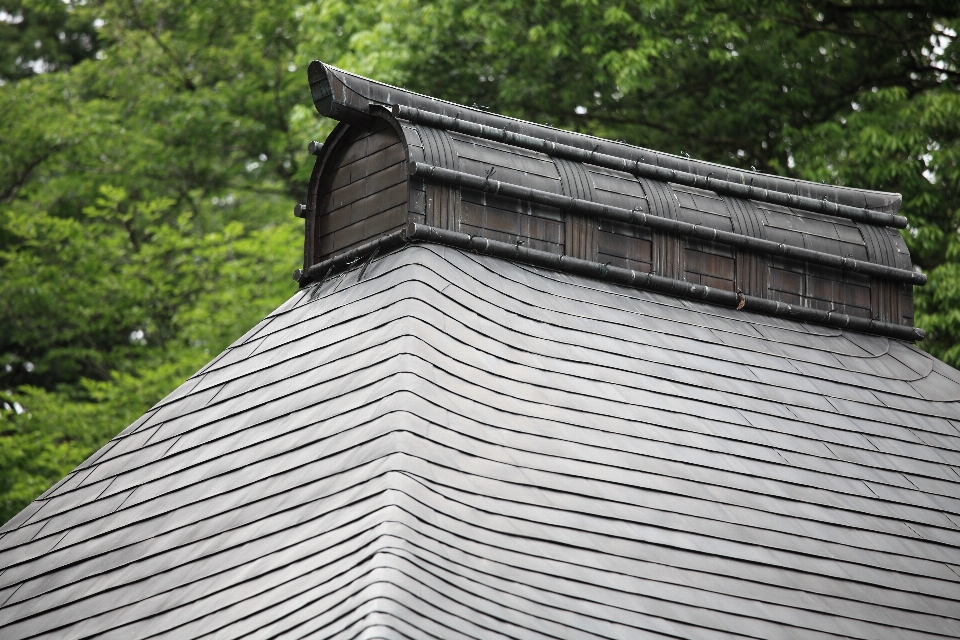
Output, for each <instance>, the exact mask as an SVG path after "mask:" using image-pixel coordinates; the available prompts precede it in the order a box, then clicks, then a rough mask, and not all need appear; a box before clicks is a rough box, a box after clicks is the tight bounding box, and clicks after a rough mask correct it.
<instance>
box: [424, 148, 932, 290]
mask: <svg viewBox="0 0 960 640" xmlns="http://www.w3.org/2000/svg"><path fill="white" fill-rule="evenodd" d="M410 173H411V175H416V176H420V177H423V178H429V179H431V180H437V181H440V182H447V183H450V184H455V185H458V186H463V187H467V188H470V189H476V190H478V191H487V192H490V193H500V194H503V195H505V196H508V197H512V198H518V199H521V200H529V201H531V202H537V203H540V204H545V205H548V206H552V207H556V208H558V209H561V210H571V211H577V212H579V213H583V214H586V215H590V216H592V217H595V218H600V219H608V220H615V221H617V222H625V223H629V224H635V225H638V226H641V227H649V228H651V229H656V230H658V231H664V232H667V233H670V234H672V235H678V236H685V237H690V238H697V239H699V240H706V241H708V242H717V243H720V244H726V245H729V246H731V247H737V248H738V249H747V250H749V251H756V252H758V253H764V254H768V255H773V256H782V257H785V258H791V259H794V260H799V261H802V262H809V263H811V264H817V265H822V266H826V267H831V268H834V269H840V270H841V271H852V272H855V273H863V274H865V275H870V276H874V277H878V278H884V279H888V280H892V281H894V282H906V283H909V284H913V285H918V286H921V285H924V284H926V282H927V276H926V275H925V274H923V273H919V272H917V271H912V270H906V269H898V268H895V267H888V266H886V265H882V264H875V263H871V262H864V261H862V260H854V259H852V258H847V257H844V256H842V255H838V254H836V253H823V252H821V251H812V250H810V249H804V248H802V247H796V246H790V245H787V244H784V243H779V242H772V241H770V240H764V239H762V238H753V237H750V236H745V235H740V234H737V233H731V232H729V231H720V230H718V229H714V228H711V227H706V226H700V225H697V224H691V223H688V222H682V221H680V220H671V219H669V218H664V217H660V216H648V215H646V213H645V212H643V211H642V210H640V209H636V210H633V211H630V210H628V209H621V208H619V207H612V206H609V205H604V204H599V203H596V202H591V201H588V200H582V199H578V198H573V197H570V196H566V195H561V194H554V193H549V192H546V191H540V190H537V189H533V188H531V187H527V186H521V185H516V184H510V183H508V182H501V181H499V180H493V179H491V178H481V177H479V176H475V175H471V174H468V173H464V172H461V171H452V170H450V169H444V168H442V167H435V166H432V165H428V164H424V163H421V162H413V163H411V164H410Z"/></svg>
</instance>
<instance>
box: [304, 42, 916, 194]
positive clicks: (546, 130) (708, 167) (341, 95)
mask: <svg viewBox="0 0 960 640" xmlns="http://www.w3.org/2000/svg"><path fill="white" fill-rule="evenodd" d="M308 76H309V80H310V85H311V91H312V93H313V98H314V104H315V106H316V108H317V110H318V111H319V112H320V113H321V114H323V115H325V116H328V117H331V118H334V119H337V120H341V121H344V122H355V123H360V124H365V125H369V124H372V122H373V120H375V116H372V115H371V108H372V107H374V106H383V107H387V108H391V107H393V106H394V105H401V106H407V107H412V108H416V109H421V110H423V111H428V112H433V113H437V114H440V115H444V116H447V117H451V118H458V119H460V120H461V121H467V122H474V123H478V124H482V125H484V126H490V127H493V128H496V129H505V130H510V131H512V132H515V133H518V134H524V135H530V136H532V137H534V138H539V139H543V140H546V141H549V142H555V143H558V144H566V145H569V146H572V147H575V148H578V149H581V150H587V151H600V152H602V153H608V154H610V155H613V156H615V157H618V158H625V159H627V160H629V161H631V162H632V161H633V160H635V159H636V158H637V156H638V155H643V156H644V157H646V158H648V159H653V160H652V164H654V165H656V166H658V167H661V168H664V169H666V170H671V171H672V170H676V171H681V172H686V173H691V174H694V175H697V176H700V177H705V176H710V175H713V176H716V177H717V178H719V179H724V180H727V181H730V182H733V183H740V184H747V183H749V182H750V181H751V180H752V181H753V182H754V186H755V187H756V188H757V189H767V190H769V191H776V192H780V193H785V194H793V195H798V196H804V197H809V198H813V199H814V200H822V199H823V198H826V200H827V201H830V202H835V203H838V204H844V205H849V206H852V207H855V208H861V207H865V208H866V209H867V210H869V211H879V212H881V213H896V212H897V211H898V210H899V208H900V204H901V202H902V200H903V198H902V197H901V196H900V194H897V193H889V192H883V191H873V190H868V189H858V188H853V187H844V186H837V185H824V184H820V183H816V182H810V181H807V180H796V179H793V178H785V177H782V176H775V175H769V174H763V173H755V172H750V171H744V170H741V169H736V168H734V167H729V166H725V165H721V164H716V163H713V162H707V161H705V160H696V159H693V158H684V157H681V156H677V155H673V154H668V153H662V152H659V151H654V150H651V149H644V148H642V147H637V146H633V145H629V144H626V143H623V142H617V141H613V140H606V139H603V138H597V137H594V136H590V135H586V134H582V133H574V132H572V131H566V130H563V129H557V128H555V127H551V126H548V125H541V124H536V123H533V122H528V121H524V120H518V119H516V118H510V117H507V116H502V115H499V114H496V113H492V112H490V111H485V110H483V109H482V108H476V107H466V106H463V105H459V104H456V103H453V102H448V101H445V100H440V99H437V98H433V97H431V96H426V95H422V94H418V93H415V92H413V91H407V90H406V89H401V88H398V87H394V86H390V85H388V84H385V83H382V82H377V81H375V80H371V79H369V78H364V77H363V76H358V75H355V74H352V73H349V72H347V71H343V70H342V69H337V68H336V67H333V66H331V65H327V64H324V63H323V62H321V61H319V60H315V61H314V62H312V63H311V64H310V65H309V68H308Z"/></svg>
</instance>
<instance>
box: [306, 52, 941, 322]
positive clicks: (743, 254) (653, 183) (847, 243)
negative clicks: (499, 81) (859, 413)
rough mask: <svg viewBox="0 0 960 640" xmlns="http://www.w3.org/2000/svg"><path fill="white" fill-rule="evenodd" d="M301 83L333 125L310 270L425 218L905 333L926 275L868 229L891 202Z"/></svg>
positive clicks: (316, 188)
mask: <svg viewBox="0 0 960 640" xmlns="http://www.w3.org/2000/svg"><path fill="white" fill-rule="evenodd" d="M309 75H310V78H311V83H312V86H313V89H314V93H315V96H314V97H315V98H316V105H317V108H318V109H319V110H320V112H321V113H323V114H324V115H329V116H331V117H333V118H336V119H339V120H341V123H340V124H339V125H338V126H337V127H336V128H335V129H334V131H333V132H332V133H331V135H330V138H329V139H328V141H327V143H326V144H325V146H324V147H323V148H322V149H321V150H320V155H319V156H318V159H317V163H316V167H315V169H314V172H313V175H312V177H311V181H310V185H309V189H308V197H307V206H306V208H305V209H303V210H302V212H301V213H303V214H304V217H305V227H306V229H305V230H306V234H305V243H304V262H303V264H304V269H309V268H310V267H311V266H313V265H315V264H317V263H321V262H324V261H326V260H327V259H329V258H332V257H335V256H337V255H339V254H340V253H343V252H344V251H348V250H352V249H355V248H356V247H358V246H360V245H363V244H365V243H367V242H370V241H372V240H374V239H376V237H377V236H378V235H383V234H389V233H392V232H394V231H397V230H399V229H401V228H403V226H404V224H410V223H412V224H426V225H429V226H431V227H436V228H439V229H445V230H449V231H453V232H458V233H465V234H467V235H470V236H482V237H484V238H487V239H489V240H491V241H494V242H506V243H514V244H520V245H523V246H525V247H527V248H529V249H534V250H537V251H543V252H547V253H552V254H563V255H566V256H570V257H573V258H579V259H583V260H587V261H589V262H599V263H603V264H609V265H611V266H614V267H619V268H622V269H626V270H631V271H636V272H644V273H647V272H649V273H652V274H654V275H656V276H660V277H665V278H671V279H675V280H678V281H682V282H686V283H689V284H693V285H698V286H702V287H709V288H710V289H716V290H721V291H726V292H728V293H740V292H742V293H743V294H745V295H747V296H755V297H757V298H763V299H767V300H769V301H770V302H772V303H775V304H774V306H770V308H771V309H773V308H784V309H792V308H806V309H810V310H812V313H813V314H814V315H813V316H812V317H814V318H815V319H816V318H821V319H822V318H823V317H826V316H827V315H837V316H841V317H844V318H846V317H851V318H858V319H860V321H861V323H860V324H862V325H863V326H868V323H869V321H871V320H872V321H875V322H879V323H883V324H884V325H886V324H892V325H902V326H906V327H912V326H913V316H914V311H913V290H912V287H913V286H914V285H919V284H922V283H924V282H925V280H926V277H925V275H924V274H922V273H921V272H919V271H918V270H915V269H914V268H913V266H912V265H911V262H910V256H909V252H908V251H907V249H906V246H905V244H904V242H903V238H901V237H900V235H899V232H898V231H897V230H896V229H893V228H891V227H878V226H876V224H877V223H879V224H882V223H887V222H889V223H891V224H902V223H903V218H902V217H901V216H896V215H894V214H895V211H896V209H897V207H898V206H899V204H898V203H899V196H897V195H896V194H884V193H879V192H872V191H865V190H861V189H852V188H836V187H832V186H826V185H815V184H812V183H806V182H802V181H794V180H787V179H783V178H779V177H775V176H758V175H757V174H751V173H744V172H740V171H737V170H735V169H731V168H729V167H721V166H719V165H712V164H709V163H702V162H697V161H693V160H690V159H689V158H687V159H682V158H676V157H673V156H669V155H668V154H660V153H656V152H648V151H647V150H642V149H637V148H632V147H629V146H627V145H622V144H620V143H615V142H611V141H609V140H599V139H596V138H591V137H589V136H583V135H580V134H575V133H572V132H563V131H558V130H555V129H551V128H549V127H541V126H539V125H534V124H532V123H527V122H522V121H517V120H511V119H509V118H504V117H502V116H498V115H496V114H491V113H487V112H482V111H477V110H470V109H464V110H462V111H461V110H460V108H459V107H458V106H457V105H451V104H449V103H444V102H443V101H440V100H436V99H433V98H429V97H426V96H418V95H416V94H411V93H410V92H406V91H403V90H401V89H396V88H395V87H389V86H387V85H384V84H382V83H378V82H375V81H373V80H369V79H366V78H361V77H359V76H354V75H352V74H348V73H345V72H342V71H340V70H337V69H333V68H332V67H327V66H324V65H323V64H322V63H314V64H313V65H311V67H310V72H309ZM397 115H401V116H403V117H406V118H410V119H408V120H404V119H402V118H399V119H398V117H397ZM375 138H376V139H377V140H381V141H387V140H389V141H391V144H392V146H390V147H389V151H387V150H386V149H387V148H386V147H384V148H383V149H380V147H377V149H374V148H373V146H371V143H370V141H371V140H373V139H375ZM374 146H376V145H374ZM381 146H382V145H381ZM648 153H649V157H648ZM367 165H371V166H373V165H376V166H377V167H380V168H381V170H382V171H381V173H373V172H371V171H369V170H368V171H366V172H364V171H363V170H361V169H362V168H363V167H367ZM407 165H412V166H414V167H417V166H421V165H425V166H421V168H422V169H424V170H426V171H428V172H429V173H431V175H433V176H434V177H436V176H441V177H443V176H446V177H447V178H449V180H437V179H433V178H429V179H428V178H425V177H424V175H423V174H418V173H416V172H414V173H413V174H412V175H411V176H410V177H409V178H406V179H405V180H403V181H401V179H400V177H399V176H400V173H403V171H402V170H405V167H406V166H407ZM601 165H602V166H601ZM641 165H642V166H641ZM429 167H433V169H429ZM367 168H368V169H369V167H367ZM387 168H389V170H387ZM638 169H639V175H638ZM398 170H401V171H398ZM644 176H650V177H644ZM454 177H455V178H456V179H454ZM715 181H718V182H717V184H716V185H715V184H714V182H715ZM681 183H683V184H681ZM727 183H730V184H727ZM491 187H496V189H495V191H496V192H494V190H491ZM701 187H708V188H707V189H704V188H701ZM748 187H749V188H748ZM753 187H755V188H756V191H752V190H751V188H753ZM731 193H732V194H739V195H741V196H746V197H750V196H753V197H754V199H744V198H740V197H734V196H731V195H730V194H731ZM777 203H782V204H777ZM787 204H789V205H794V208H791V207H788V206H783V205H787ZM797 206H803V207H805V208H807V209H813V211H801V210H799V209H797V208H796V207H797ZM637 211H639V212H640V213H641V215H636V213H635V212H637ZM823 212H827V213H843V214H844V215H847V214H849V215H850V216H852V217H853V218H857V219H859V220H863V221H861V222H857V221H855V220H850V219H846V218H842V217H837V216H836V215H826V214H824V213H823ZM605 216H606V217H605ZM404 218H405V219H404ZM651 218H655V219H651ZM648 220H649V222H648ZM638 222H640V223H642V224H637V223H638ZM642 225H646V226H642ZM776 303H778V304H779V305H780V306H779V307H777V306H776ZM768 306H769V305H768ZM816 314H820V315H816Z"/></svg>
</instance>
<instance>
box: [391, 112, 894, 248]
mask: <svg viewBox="0 0 960 640" xmlns="http://www.w3.org/2000/svg"><path fill="white" fill-rule="evenodd" d="M393 113H394V115H395V116H396V117H398V118H400V119H403V120H408V121H410V122H416V123H420V124H425V125H428V126H431V127H435V128H439V129H445V130H448V131H455V132H457V133H462V134H465V135H469V136H474V137H476V138H483V139H486V140H493V141H495V142H501V143H503V144H508V145H511V146H514V147H519V148H522V149H528V150H531V151H539V152H541V153H544V154H546V155H548V156H554V157H559V158H564V159H567V160H572V161H575V162H583V163H585V164H592V165H596V166H599V167H604V168H607V169H614V170H616V171H623V172H626V173H631V174H633V175H636V176H640V177H642V178H648V179H650V180H659V181H661V182H672V183H675V184H681V185H684V186H687V187H694V188H697V189H704V190H707V191H713V192H715V193H718V194H722V195H728V196H734V197H737V198H743V199H745V200H755V201H757V202H766V203H770V204H777V205H781V206H784V207H790V208H792V209H800V210H803V211H811V212H814V213H821V214H824V215H829V216H836V217H840V218H847V219H850V220H855V221H857V222H864V223H867V224H873V225H877V226H881V227H895V228H898V229H904V228H906V226H907V219H906V218H905V217H904V216H901V215H896V214H892V213H886V212H883V211H873V210H871V209H867V208H866V207H851V206H849V205H844V204H837V203H834V202H829V201H828V200H827V199H826V196H824V197H823V198H822V199H819V200H818V199H816V198H808V197H804V196H799V195H796V194H790V193H783V192H780V191H774V190H770V189H765V188H758V187H754V186H753V185H749V184H742V183H739V182H731V181H728V180H720V179H717V178H712V177H711V176H710V175H707V176H700V175H696V174H694V173H688V172H685V171H678V170H676V169H667V168H664V167H659V166H656V165H655V164H653V163H651V162H648V161H647V160H646V159H645V157H644V156H643V155H642V154H641V155H638V156H637V157H636V158H635V159H633V160H627V159H625V158H621V157H617V156H613V155H609V154H606V153H599V152H598V151H596V150H594V151H587V150H585V149H579V148H577V147H573V146H570V145H565V144H559V143H556V142H551V141H548V140H543V139H541V138H536V137H533V136H528V135H522V134H517V133H513V132H511V131H507V130H506V129H497V128H494V127H489V126H485V125H482V124H477V123H474V122H468V121H466V120H460V119H458V118H451V117H449V116H444V115H441V114H437V113H432V112H429V111H424V110H423V109H418V108H415V107H407V106H404V105H395V106H394V107H393Z"/></svg>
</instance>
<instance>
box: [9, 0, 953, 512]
mask: <svg viewBox="0 0 960 640" xmlns="http://www.w3.org/2000/svg"><path fill="white" fill-rule="evenodd" d="M958 13H960V6H958V5H955V4H949V3H937V2H930V1H926V2H924V1H920V2H913V3H910V4H909V5H907V4H890V3H882V2H880V1H879V0H877V1H875V2H869V1H864V2H853V1H850V0H818V1H811V2H807V3H795V2H786V1H773V0H738V1H736V2H733V1H732V0H626V1H624V2H608V1H602V0H601V1H598V0H563V1H561V2H555V1H548V0H523V1H520V0H486V1H484V2H479V1H478V0H358V1H347V0H324V1H323V2H319V1H317V2H312V1H310V2H296V3H294V2H287V1H286V0H264V1H260V2H249V1H240V0H225V1H223V2H217V3H213V2H210V1H209V0H192V1H190V2H180V1H178V2H174V1H172V0H143V1H139V2H128V1H126V0H124V1H118V0H97V1H91V2H89V3H80V2H61V1H60V0H7V1H4V0H0V113H2V114H4V117H2V118H0V389H6V390H5V391H2V393H0V395H2V397H0V495H2V496H3V498H2V503H0V508H2V509H3V512H2V514H0V518H3V519H6V518H8V517H10V516H12V515H13V514H14V513H16V512H17V511H18V510H19V509H20V508H22V507H23V506H24V505H25V504H26V503H27V502H28V501H29V500H31V499H32V498H33V497H35V496H36V495H37V494H39V493H40V492H41V491H43V490H44V489H45V488H46V487H47V486H49V485H50V484H52V483H53V482H55V481H56V480H58V479H59V478H60V477H62V476H63V475H64V474H65V473H66V472H68V471H69V470H70V469H71V468H72V467H73V466H75V465H76V464H78V463H79V462H80V461H82V460H83V459H84V458H86V457H87V456H88V455H89V454H90V453H92V452H93V451H94V450H95V449H96V448H97V447H98V446H100V445H101V444H102V443H103V442H104V441H105V440H106V439H108V438H109V437H110V436H112V435H113V434H115V433H116V432H118V431H120V430H121V429H122V428H123V427H124V426H125V425H126V424H127V423H129V422H130V421H132V420H133V419H135V418H136V417H137V416H139V415H140V414H141V413H142V412H143V411H144V410H145V409H147V408H148V407H149V406H150V405H152V404H153V403H155V402H156V401H157V400H159V399H160V398H161V397H163V396H164V395H165V394H166V393H168V392H169V391H171V390H172V389H173V388H174V387H176V386H177V385H178V384H179V383H180V382H181V381H182V380H183V379H185V378H186V377H187V376H188V375H190V374H191V373H192V372H193V371H195V370H196V369H197V368H199V367H200V366H202V364H203V363H204V362H206V361H207V360H208V359H209V358H210V357H212V356H213V355H215V354H216V353H217V352H219V351H220V350H221V349H223V348H224V347H225V346H226V345H227V344H228V343H229V342H231V341H232V340H233V339H235V338H236V337H237V336H238V335H240V334H241V333H243V332H244V331H245V330H246V329H247V328H249V327H250V326H251V325H252V324H253V323H254V322H256V321H257V320H259V319H260V318H261V317H263V315H265V314H266V313H267V312H269V311H270V310H271V309H272V308H274V307H275V306H276V305H278V304H279V303H280V302H281V301H282V300H283V299H285V298H286V297H287V296H288V295H289V294H290V293H291V292H292V291H293V283H292V281H291V280H290V278H289V273H290V270H292V268H293V267H294V266H296V263H297V261H298V254H299V250H300V246H301V244H300V242H301V239H300V226H299V225H298V224H296V223H295V221H294V220H292V219H291V217H290V214H289V212H290V209H291V206H292V204H293V202H294V201H295V200H300V199H302V196H303V193H304V189H305V186H306V181H307V178H308V176H309V173H310V170H311V167H312V162H308V160H309V158H308V156H307V155H306V153H305V145H306V143H307V142H308V141H309V140H311V139H318V140H322V139H323V137H324V136H325V135H326V133H327V132H329V131H330V130H331V128H332V123H331V122H329V121H327V122H324V121H321V120H320V119H319V118H318V116H317V115H316V112H315V110H314V109H313V105H312V104H311V102H310V97H309V90H308V87H307V83H306V79H305V77H304V71H305V69H306V65H307V64H308V63H309V61H310V60H312V59H314V58H320V59H323V60H324V61H326V62H330V63H333V64H335V65H337V66H340V67H343V68H347V69H350V70H352V71H356V72H358V73H362V74H367V75H370V76H373V77H375V78H378V79H381V80H384V81H387V82H390V83H394V84H397V85H402V86H406V87H408V88H411V89H414V90H417V91H422V92H424V93H429V94H432V95H436V96H439V97H443V98H446V99H449V100H454V101H457V102H461V103H465V104H476V105H479V106H480V107H481V108H486V109H490V110H494V111H498V112H503V113H507V114H509V115H514V116H517V117H521V118H526V119H531V120H535V121H539V122H544V123H550V124H553V125H555V126H559V127H564V128H570V129H574V130H580V131H584V132H588V133H593V134H596V135H600V136H604V137H609V138H620V139H625V140H627V141H629V142H631V143H634V144H639V145H643V146H647V147H652V148H656V149H662V150H664V151H668V152H674V153H676V152H679V151H681V150H683V151H686V152H687V153H690V154H691V155H694V156H697V157H700V158H704V159H708V160H713V161H718V162H723V163H725V164H733V165H738V166H742V167H744V168H749V167H751V166H755V167H757V168H758V169H759V170H762V171H767V172H773V173H780V174H787V175H793V176H797V177H803V178H807V179H812V180H826V181H829V182H832V183H837V184H855V185H858V186H863V187H870V188H876V189H884V190H891V191H899V192H901V193H903V194H904V206H903V211H904V212H905V213H906V214H907V215H908V216H909V218H910V220H911V227H910V229H909V230H908V231H907V232H906V233H905V235H904V237H905V239H906V241H907V243H908V245H909V247H910V250H911V252H912V255H913V257H914V261H915V263H916V264H917V265H919V266H920V267H922V268H923V269H924V270H925V271H926V272H927V273H928V275H929V277H930V284H929V285H928V286H927V287H926V288H925V289H922V290H919V291H918V293H917V323H918V324H919V325H921V326H923V327H925V328H926V329H927V330H928V331H929V332H930V338H929V339H928V340H927V341H926V342H925V343H924V344H923V346H924V348H927V349H929V350H930V351H931V352H932V353H934V354H936V355H938V356H939V357H941V358H944V359H945V360H946V361H947V362H950V363H952V364H954V365H956V364H960V315H958V314H960V311H958V309H960V244H958V236H957V234H958V231H957V230H958V228H960V201H958V197H960V196H958V195H957V194H958V193H960V190H958V187H960V117H958V116H960V92H958V86H957V83H958V82H960V70H958V62H960V61H958V56H960V53H958V45H957V44H956V38H955V35H956V33H955V30H956V29H957V22H958ZM37 43H39V46H38V45H37ZM41 72H42V73H41Z"/></svg>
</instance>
